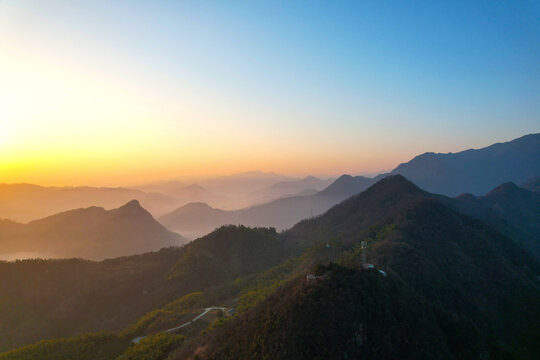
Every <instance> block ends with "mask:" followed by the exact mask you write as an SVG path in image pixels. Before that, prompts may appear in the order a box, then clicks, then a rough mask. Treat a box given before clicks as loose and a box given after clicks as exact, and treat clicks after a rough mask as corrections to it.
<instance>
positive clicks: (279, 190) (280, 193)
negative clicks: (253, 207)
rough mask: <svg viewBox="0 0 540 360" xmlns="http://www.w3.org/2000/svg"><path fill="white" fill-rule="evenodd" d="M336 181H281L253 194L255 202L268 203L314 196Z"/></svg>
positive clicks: (314, 178)
mask: <svg viewBox="0 0 540 360" xmlns="http://www.w3.org/2000/svg"><path fill="white" fill-rule="evenodd" d="M333 181H334V179H325V180H323V179H319V178H317V177H315V176H306V177H305V178H303V179H298V180H288V181H280V182H277V183H275V184H273V185H272V186H269V187H267V188H264V189H261V190H257V191H256V192H254V193H253V198H254V201H256V202H257V203H266V202H269V201H272V200H276V199H279V198H283V197H292V196H305V195H313V194H315V193H317V192H318V191H320V190H323V189H324V188H326V187H327V186H328V185H330V184H331V183H332V182H333Z"/></svg>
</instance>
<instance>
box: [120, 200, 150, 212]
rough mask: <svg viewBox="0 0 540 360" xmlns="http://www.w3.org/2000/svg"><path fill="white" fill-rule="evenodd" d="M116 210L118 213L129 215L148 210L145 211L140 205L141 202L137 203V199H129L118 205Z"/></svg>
mask: <svg viewBox="0 0 540 360" xmlns="http://www.w3.org/2000/svg"><path fill="white" fill-rule="evenodd" d="M116 211H117V212H119V213H122V214H129V215H135V214H138V213H143V212H144V213H148V211H146V210H145V209H144V208H143V207H142V206H141V204H140V203H139V201H138V200H135V199H133V200H131V201H129V202H127V203H125V204H124V205H122V206H120V207H119V208H118V209H116Z"/></svg>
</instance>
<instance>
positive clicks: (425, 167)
mask: <svg viewBox="0 0 540 360" xmlns="http://www.w3.org/2000/svg"><path fill="white" fill-rule="evenodd" d="M391 174H401V175H404V176H405V177H406V178H407V179H409V180H411V181H412V182H414V183H415V184H417V185H418V186H420V187H421V188H422V189H425V190H427V191H430V192H433V193H437V194H443V195H448V196H457V195H460V194H463V193H472V194H474V195H483V194H485V193H487V192H488V191H490V190H491V189H493V188H494V187H496V186H498V185H499V184H502V183H504V182H509V181H511V182H514V183H516V184H521V183H523V182H524V181H527V180H529V179H531V178H532V177H534V176H538V175H540V134H530V135H525V136H522V137H520V138H517V139H515V140H512V141H509V142H505V143H497V144H493V145H491V146H488V147H485V148H481V149H477V150H475V149H471V150H465V151H461V152H457V153H448V154H435V153H424V154H422V155H418V156H417V157H415V158H414V159H412V160H411V161H409V162H406V163H403V164H400V165H399V166H398V167H397V168H396V169H394V170H393V171H392V172H391Z"/></svg>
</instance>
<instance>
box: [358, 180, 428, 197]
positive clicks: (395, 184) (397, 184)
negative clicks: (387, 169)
mask: <svg viewBox="0 0 540 360" xmlns="http://www.w3.org/2000/svg"><path fill="white" fill-rule="evenodd" d="M368 191H369V192H371V193H390V192H392V193H399V194H415V195H424V194H426V192H425V191H424V190H422V189H420V188H419V187H418V186H416V185H415V184H414V183H413V182H411V181H410V180H408V179H407V178H406V177H405V176H403V175H389V176H387V177H385V178H383V179H381V180H379V181H378V182H376V183H375V184H374V185H373V186H371V187H370V188H369V189H367V190H366V192H368Z"/></svg>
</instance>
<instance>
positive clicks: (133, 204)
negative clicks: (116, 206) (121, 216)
mask: <svg viewBox="0 0 540 360" xmlns="http://www.w3.org/2000/svg"><path fill="white" fill-rule="evenodd" d="M124 208H125V209H130V208H142V206H141V204H140V203H139V200H136V199H133V200H131V201H128V202H127V203H125V204H124V205H122V206H121V207H120V209H124Z"/></svg>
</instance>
